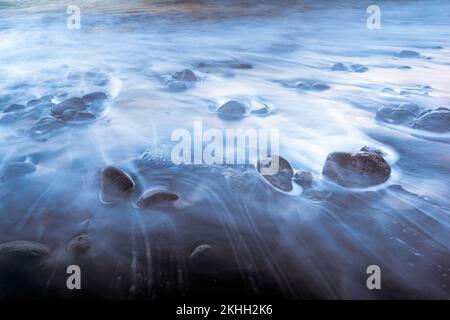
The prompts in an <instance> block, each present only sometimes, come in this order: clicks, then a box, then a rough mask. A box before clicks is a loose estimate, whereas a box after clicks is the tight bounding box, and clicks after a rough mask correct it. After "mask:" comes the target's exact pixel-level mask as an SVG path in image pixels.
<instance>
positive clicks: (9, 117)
mask: <svg viewBox="0 0 450 320" xmlns="http://www.w3.org/2000/svg"><path fill="white" fill-rule="evenodd" d="M16 119H17V116H16V115H14V114H13V113H5V114H2V115H1V116H0V124H12V123H14V122H15V121H16Z"/></svg>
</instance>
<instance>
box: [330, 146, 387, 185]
mask: <svg viewBox="0 0 450 320" xmlns="http://www.w3.org/2000/svg"><path fill="white" fill-rule="evenodd" d="M322 174H323V176H324V177H326V178H328V179H330V180H332V181H333V182H335V183H337V184H339V185H341V186H343V187H349V188H366V187H370V186H374V185H378V184H381V183H384V182H386V181H387V179H389V176H390V174H391V167H390V166H389V164H388V163H387V162H386V160H384V158H383V157H382V156H380V155H379V154H376V153H369V152H357V153H347V152H333V153H331V154H329V155H328V157H327V159H326V161H325V165H324V167H323V170H322Z"/></svg>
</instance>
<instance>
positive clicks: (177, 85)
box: [167, 81, 188, 92]
mask: <svg viewBox="0 0 450 320" xmlns="http://www.w3.org/2000/svg"><path fill="white" fill-rule="evenodd" d="M167 87H168V88H169V90H170V91H172V92H181V91H184V90H187V88H188V87H187V85H186V84H185V83H184V82H182V81H170V82H169V83H168V84H167Z"/></svg>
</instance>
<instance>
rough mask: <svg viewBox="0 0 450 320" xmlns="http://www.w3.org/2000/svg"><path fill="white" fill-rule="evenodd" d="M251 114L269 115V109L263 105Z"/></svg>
mask: <svg viewBox="0 0 450 320" xmlns="http://www.w3.org/2000/svg"><path fill="white" fill-rule="evenodd" d="M251 113H252V114H256V115H266V114H269V113H270V109H269V107H268V106H267V105H263V106H262V107H260V108H258V109H254V110H252V111H251Z"/></svg>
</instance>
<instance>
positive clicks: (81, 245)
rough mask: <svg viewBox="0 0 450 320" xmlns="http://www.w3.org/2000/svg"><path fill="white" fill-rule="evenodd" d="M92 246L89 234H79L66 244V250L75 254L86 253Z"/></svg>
mask: <svg viewBox="0 0 450 320" xmlns="http://www.w3.org/2000/svg"><path fill="white" fill-rule="evenodd" d="M91 247H92V241H91V238H90V237H89V236H88V235H85V234H82V235H79V236H77V237H75V238H73V239H72V240H70V241H69V243H68V244H67V245H66V251H67V252H69V253H71V254H73V255H82V254H85V253H86V252H87V251H89V249H90V248H91Z"/></svg>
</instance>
